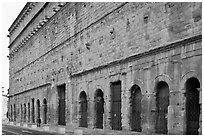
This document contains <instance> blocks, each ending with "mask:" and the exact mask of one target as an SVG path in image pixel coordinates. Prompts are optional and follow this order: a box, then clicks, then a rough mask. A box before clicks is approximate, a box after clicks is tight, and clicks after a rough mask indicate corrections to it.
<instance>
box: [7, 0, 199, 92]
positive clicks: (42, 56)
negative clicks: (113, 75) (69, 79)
mask: <svg viewBox="0 0 204 137" xmlns="http://www.w3.org/2000/svg"><path fill="white" fill-rule="evenodd" d="M201 9H202V6H201V3H67V4H66V5H65V6H64V7H63V8H62V9H61V10H59V12H57V13H56V14H55V15H54V16H53V17H52V18H51V19H50V20H49V21H48V22H47V23H46V24H45V25H44V26H43V27H42V28H41V29H40V30H39V31H38V32H37V33H36V34H35V35H34V36H33V37H32V38H31V39H30V40H29V41H28V42H27V44H26V45H25V46H24V47H23V48H21V49H20V50H19V52H17V54H15V55H14V58H13V60H10V81H11V83H12V84H13V87H15V84H17V83H19V81H21V79H23V80H24V81H28V80H29V82H28V83H25V85H22V84H20V87H21V88H20V89H21V90H20V91H23V90H25V89H27V88H28V87H33V86H34V87H35V86H37V85H41V84H43V83H46V82H50V81H52V80H53V78H52V76H53V75H56V73H58V72H59V73H60V71H61V70H60V69H61V68H63V71H64V73H65V74H66V75H69V74H68V73H71V74H76V73H80V72H82V71H85V70H89V69H92V68H96V67H99V66H101V65H105V64H108V63H111V62H113V61H116V60H121V59H124V58H127V57H130V56H132V55H137V54H140V53H144V52H147V51H149V50H152V49H154V48H158V47H161V46H166V45H168V44H171V43H173V42H176V41H180V40H183V39H186V38H190V37H193V36H196V35H201V32H202V31H201V30H202V26H201V25H202V20H201V11H202V10H201ZM64 73H63V74H64ZM38 75H39V76H43V79H44V80H43V81H41V82H42V83H39V80H38V79H35V81H33V77H38ZM58 79H60V78H58ZM33 82H34V83H35V82H37V83H38V84H36V85H32V83H33ZM29 84H31V85H32V86H30V85H29ZM26 87H27V88H26ZM20 91H19V92H20Z"/></svg>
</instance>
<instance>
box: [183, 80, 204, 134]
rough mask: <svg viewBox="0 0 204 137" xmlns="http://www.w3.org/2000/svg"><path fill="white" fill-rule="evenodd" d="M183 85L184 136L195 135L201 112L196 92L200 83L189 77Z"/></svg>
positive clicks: (197, 92)
mask: <svg viewBox="0 0 204 137" xmlns="http://www.w3.org/2000/svg"><path fill="white" fill-rule="evenodd" d="M184 85H185V87H184V89H185V97H186V101H185V108H186V109H185V110H186V113H185V114H186V134H187V135H197V134H198V129H199V118H200V110H201V108H200V104H199V90H198V89H199V88H200V82H199V80H198V79H197V78H196V77H190V78H188V79H187V81H186V82H185V84H184Z"/></svg>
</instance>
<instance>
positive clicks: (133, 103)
mask: <svg viewBox="0 0 204 137" xmlns="http://www.w3.org/2000/svg"><path fill="white" fill-rule="evenodd" d="M130 92H131V96H130V112H131V115H130V126H131V130H132V131H137V132H141V131H142V128H141V99H142V93H141V89H140V87H139V86H138V85H133V86H132V87H131V89H130Z"/></svg>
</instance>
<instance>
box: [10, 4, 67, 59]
mask: <svg viewBox="0 0 204 137" xmlns="http://www.w3.org/2000/svg"><path fill="white" fill-rule="evenodd" d="M65 4H66V2H58V5H57V7H54V8H53V14H52V15H49V16H48V15H45V16H44V18H42V19H41V20H40V21H39V23H38V24H37V25H36V26H35V27H33V29H32V30H31V31H30V32H29V33H28V34H27V35H26V36H25V37H23V38H22V39H21V41H20V42H19V43H18V44H17V46H16V47H15V48H14V49H13V50H12V51H11V53H9V59H10V58H12V57H13V56H14V54H15V52H18V51H19V50H20V48H22V47H23V46H24V45H25V44H26V43H27V42H28V41H29V39H31V38H32V37H33V36H34V35H35V34H36V33H37V32H38V31H39V30H40V29H41V28H42V27H43V26H44V25H45V24H46V23H47V22H48V20H49V19H50V18H51V17H52V16H53V15H55V13H56V12H57V11H59V10H60V9H61V8H62V7H63V6H64V5H65ZM42 9H43V8H42ZM39 12H41V10H40V11H39ZM37 15H38V14H37ZM31 22H32V20H31V21H30V22H29V23H28V25H29V24H30V23H31ZM28 25H27V26H28ZM27 26H26V27H27ZM26 27H25V28H26ZM25 28H24V29H25ZM24 29H23V30H22V32H23V31H24ZM22 32H21V33H22ZM19 35H20V34H19ZM16 39H17V38H16ZM16 39H14V40H13V42H12V43H11V44H10V45H9V47H8V48H11V46H12V45H13V43H14V41H16Z"/></svg>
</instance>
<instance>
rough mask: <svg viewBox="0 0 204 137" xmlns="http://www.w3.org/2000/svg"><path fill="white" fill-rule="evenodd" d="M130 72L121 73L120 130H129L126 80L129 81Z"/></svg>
mask: <svg viewBox="0 0 204 137" xmlns="http://www.w3.org/2000/svg"><path fill="white" fill-rule="evenodd" d="M130 79H131V74H130V73H128V74H126V73H124V74H122V92H121V123H122V130H129V129H130V127H129V117H128V113H129V106H130V105H129V95H128V89H127V87H126V80H127V81H128V82H130V81H129V80H130Z"/></svg>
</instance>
